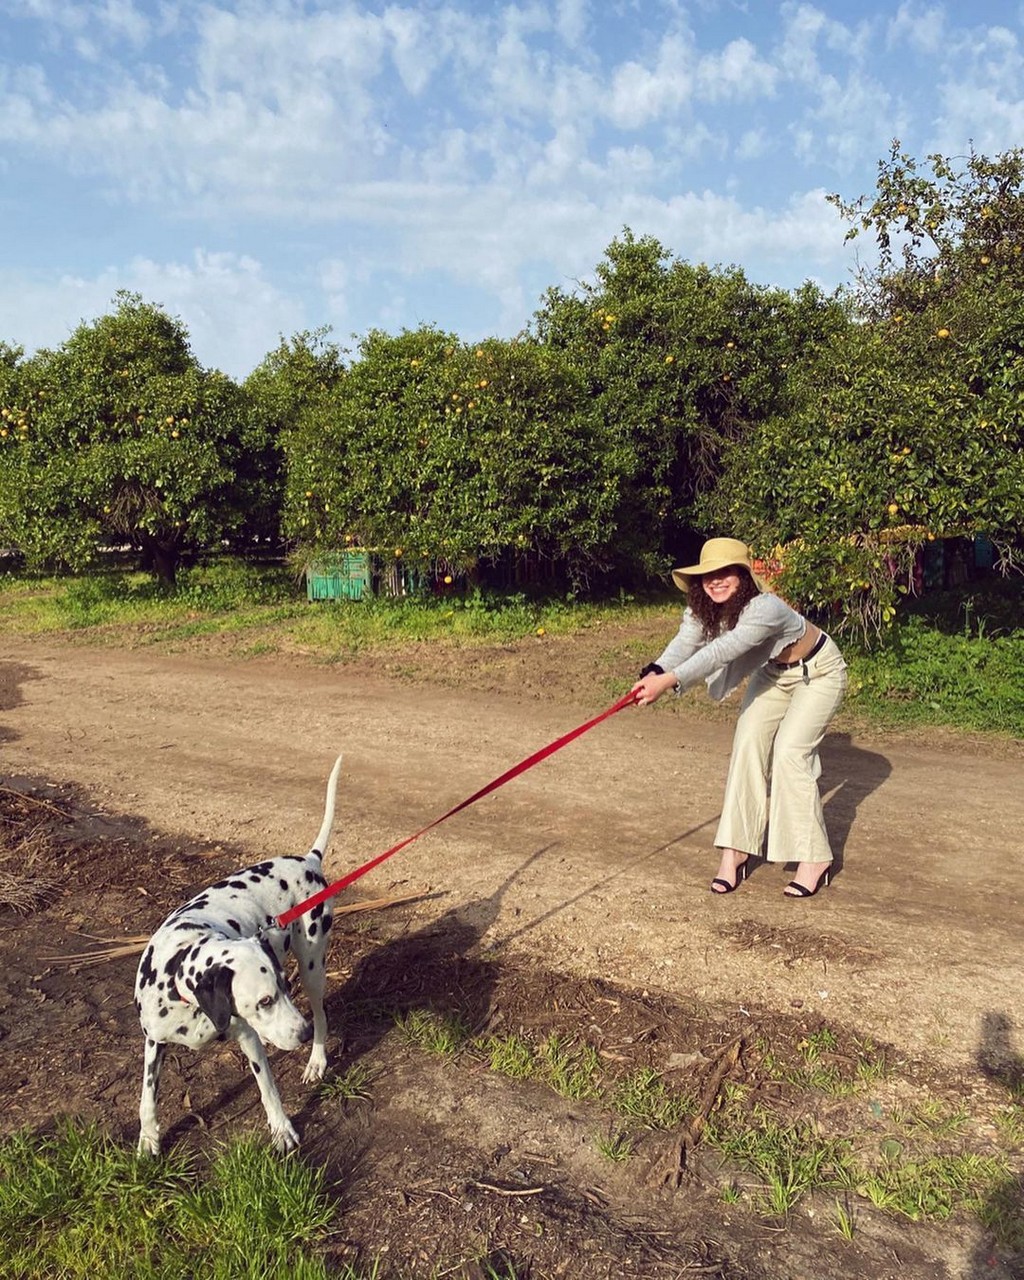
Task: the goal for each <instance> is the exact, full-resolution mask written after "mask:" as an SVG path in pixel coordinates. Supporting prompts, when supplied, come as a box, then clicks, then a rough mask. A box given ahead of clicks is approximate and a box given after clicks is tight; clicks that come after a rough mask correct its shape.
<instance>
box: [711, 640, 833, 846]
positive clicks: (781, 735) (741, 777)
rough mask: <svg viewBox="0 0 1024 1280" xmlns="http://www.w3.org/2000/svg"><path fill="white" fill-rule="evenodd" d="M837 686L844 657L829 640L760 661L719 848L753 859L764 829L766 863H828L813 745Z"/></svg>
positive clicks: (735, 755)
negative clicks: (808, 650)
mask: <svg viewBox="0 0 1024 1280" xmlns="http://www.w3.org/2000/svg"><path fill="white" fill-rule="evenodd" d="M845 692H846V663H845V662H844V661H843V655H842V654H841V653H840V652H839V648H838V646H837V645H836V643H835V641H834V640H832V639H831V638H830V639H828V640H826V641H825V643H824V645H823V646H822V647H821V649H820V650H819V651H818V652H817V653H816V654H815V655H814V657H813V658H811V659H810V660H809V661H808V662H805V663H801V664H800V665H799V666H797V667H790V668H788V669H782V668H778V667H773V666H772V665H771V663H766V664H765V666H763V667H759V668H758V669H757V671H755V672H754V674H753V675H752V676H751V677H750V680H749V682H748V684H747V690H746V693H745V694H744V696H743V704H742V706H741V707H740V716H739V720H738V721H737V723H736V732H735V734H734V736H733V744H732V756H731V757H730V760H729V775H728V778H727V779H726V783H725V798H724V800H723V801H722V818H721V821H720V822H719V824H718V831H717V832H716V834H715V844H716V845H717V846H718V847H719V848H720V849H736V850H738V851H739V852H741V853H750V854H753V855H754V856H755V857H761V856H762V851H763V850H764V835H765V827H767V829H768V849H767V853H766V856H767V858H768V861H769V862H831V861H832V848H831V846H830V845H829V842H828V833H827V832H826V830H825V817H824V814H823V812H822V808H821V794H820V793H819V791H818V778H819V777H820V775H821V761H820V759H819V757H818V748H819V746H820V745H821V740H822V738H823V737H824V736H825V730H826V729H827V728H828V724H829V721H830V720H831V719H832V717H833V716H834V715H835V713H836V711H837V710H838V708H839V704H840V703H841V702H842V700H843V694H844V693H845ZM769 780H770V783H771V800H770V803H769V799H768V795H769Z"/></svg>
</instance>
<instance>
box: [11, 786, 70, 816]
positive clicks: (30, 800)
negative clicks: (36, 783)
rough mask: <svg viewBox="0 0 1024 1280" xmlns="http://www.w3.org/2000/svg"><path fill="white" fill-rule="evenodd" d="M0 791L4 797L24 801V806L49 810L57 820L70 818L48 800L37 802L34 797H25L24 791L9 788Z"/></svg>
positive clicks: (68, 814)
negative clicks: (30, 805) (36, 806)
mask: <svg viewBox="0 0 1024 1280" xmlns="http://www.w3.org/2000/svg"><path fill="white" fill-rule="evenodd" d="M0 791H2V792H3V794H4V795H5V796H14V797H15V798H16V799H18V800H24V801H25V803H26V804H35V805H38V806H39V808H40V809H49V811H50V812H51V813H55V814H56V815H57V817H58V818H70V817H71V814H70V813H65V812H64V810H63V809H58V808H57V806H56V805H55V804H50V802H49V801H48V800H37V799H36V797H35V796H27V795H26V794H25V793H24V791H15V790H14V789H13V788H11V787H0Z"/></svg>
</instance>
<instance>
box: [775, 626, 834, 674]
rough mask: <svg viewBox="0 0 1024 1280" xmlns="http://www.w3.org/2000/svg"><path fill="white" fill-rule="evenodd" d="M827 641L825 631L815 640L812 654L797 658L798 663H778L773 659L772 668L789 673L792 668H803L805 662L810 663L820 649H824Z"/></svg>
mask: <svg viewBox="0 0 1024 1280" xmlns="http://www.w3.org/2000/svg"><path fill="white" fill-rule="evenodd" d="M827 639H828V636H827V635H826V634H825V633H824V631H823V632H822V633H821V635H819V636H818V638H817V640H815V642H814V648H813V649H812V650H811V651H810V653H805V654H804V656H803V657H802V658H797V660H796V662H776V661H775V659H774V658H772V660H771V663H772V666H773V667H778V669H779V670H780V671H788V670H789V669H790V667H802V666H803V665H804V663H805V662H810V660H811V659H812V658H813V657H814V655H815V654H816V653H817V652H818V651H819V650H820V649H822V648H824V645H825V641H826V640H827Z"/></svg>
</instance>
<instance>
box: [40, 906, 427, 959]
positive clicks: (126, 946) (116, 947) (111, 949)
mask: <svg viewBox="0 0 1024 1280" xmlns="http://www.w3.org/2000/svg"><path fill="white" fill-rule="evenodd" d="M426 893H427V890H426V889H421V890H420V891H419V892H418V893H408V894H403V895H402V896H400V897H397V898H372V899H370V900H369V901H367V902H352V903H349V904H348V905H347V906H344V907H336V908H335V910H334V914H335V915H336V916H343V915H352V914H354V913H355V912H358V911H379V910H381V909H382V908H384V907H397V906H400V905H401V904H402V903H404V902H415V901H416V900H417V899H419V898H422V897H423V896H424V895H425V894H426ZM80 936H82V935H80ZM84 936H86V937H92V935H91V934H86V935H84ZM151 937H152V934H149V933H136V934H133V935H131V936H130V937H126V938H98V937H97V938H94V941H96V942H99V943H102V944H103V945H102V946H101V947H100V948H98V949H96V950H93V951H77V952H74V953H73V954H72V955H63V956H43V959H44V960H45V961H46V962H47V963H48V964H67V965H79V966H80V967H81V968H83V969H85V968H88V967H89V966H90V965H95V964H105V963H106V962H107V961H108V960H120V959H121V958H122V957H123V956H131V955H135V954H136V953H137V952H139V951H141V950H142V948H143V947H144V946H145V945H146V943H147V942H148V941H149V940H150V938H151Z"/></svg>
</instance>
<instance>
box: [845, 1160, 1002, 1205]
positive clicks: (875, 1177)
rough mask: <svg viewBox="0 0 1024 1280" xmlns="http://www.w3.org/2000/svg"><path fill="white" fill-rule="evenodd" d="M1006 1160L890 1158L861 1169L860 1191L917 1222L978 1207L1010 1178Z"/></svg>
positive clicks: (875, 1202)
mask: <svg viewBox="0 0 1024 1280" xmlns="http://www.w3.org/2000/svg"><path fill="white" fill-rule="evenodd" d="M1006 1175H1007V1170H1006V1166H1005V1164H1004V1163H1003V1162H1002V1161H999V1160H997V1159H995V1158H993V1157H990V1156H979V1155H973V1154H970V1153H967V1154H964V1155H955V1156H948V1155H947V1156H928V1157H925V1158H922V1159H917V1160H915V1159H910V1160H903V1159H900V1158H890V1159H886V1160H885V1161H884V1162H883V1163H882V1164H881V1165H879V1166H878V1167H877V1168H874V1169H870V1170H861V1171H860V1174H859V1177H858V1181H857V1192H858V1194H859V1195H863V1196H865V1197H866V1198H867V1199H868V1200H870V1201H871V1203H872V1204H873V1205H874V1206H875V1207H876V1208H878V1209H886V1210H888V1211H890V1212H892V1213H899V1214H902V1215H903V1216H904V1217H905V1218H910V1219H911V1220H912V1221H913V1222H918V1221H920V1220H922V1219H924V1218H930V1219H933V1220H935V1219H937V1220H939V1221H942V1220H945V1219H946V1218H948V1217H949V1216H950V1215H951V1214H952V1213H953V1211H954V1210H955V1209H959V1208H970V1209H973V1210H974V1211H975V1212H979V1210H980V1209H981V1206H982V1204H983V1203H984V1201H985V1198H986V1197H987V1196H989V1195H990V1194H991V1193H992V1191H993V1190H994V1189H995V1188H997V1187H998V1186H999V1185H1000V1184H1001V1182H1002V1181H1003V1180H1004V1179H1005V1178H1006Z"/></svg>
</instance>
